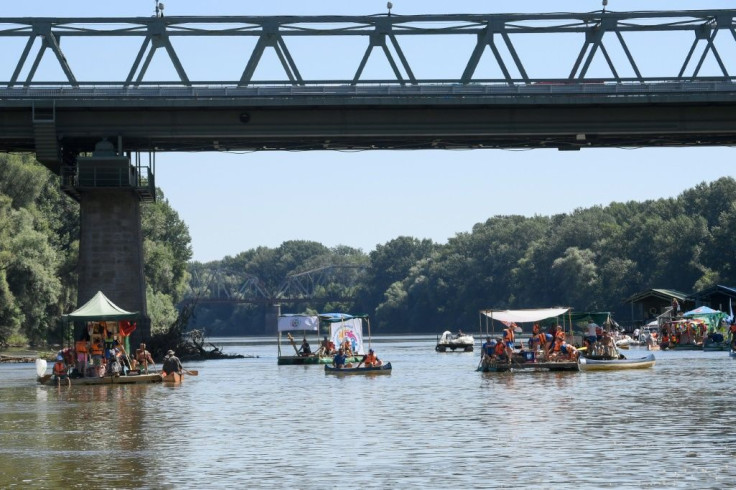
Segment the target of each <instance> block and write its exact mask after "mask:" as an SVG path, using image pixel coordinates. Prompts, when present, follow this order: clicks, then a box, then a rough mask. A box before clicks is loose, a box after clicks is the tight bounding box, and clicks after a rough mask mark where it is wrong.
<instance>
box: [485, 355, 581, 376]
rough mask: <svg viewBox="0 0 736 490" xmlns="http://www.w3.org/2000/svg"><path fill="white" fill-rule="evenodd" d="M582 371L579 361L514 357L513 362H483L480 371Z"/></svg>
mask: <svg viewBox="0 0 736 490" xmlns="http://www.w3.org/2000/svg"><path fill="white" fill-rule="evenodd" d="M522 370H524V371H580V365H579V364H578V363H577V361H539V360H537V361H527V360H524V359H523V358H517V357H516V356H515V357H514V359H513V361H512V362H511V363H507V362H489V363H485V362H481V364H480V365H479V366H478V371H482V372H485V373H505V372H513V371H522Z"/></svg>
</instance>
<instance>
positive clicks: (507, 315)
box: [480, 306, 572, 335]
mask: <svg viewBox="0 0 736 490" xmlns="http://www.w3.org/2000/svg"><path fill="white" fill-rule="evenodd" d="M568 311H570V308H569V307H563V306H556V307H554V308H534V309H526V310H481V311H480V313H481V325H480V327H481V328H480V333H481V335H483V322H482V316H485V317H486V333H485V334H486V335H488V334H489V333H495V328H494V327H493V322H492V321H490V322H489V320H497V321H499V322H502V323H503V324H505V325H511V324H517V323H531V322H539V321H542V320H546V319H547V318H555V317H558V316H561V315H564V314H565V313H567V312H568ZM489 323H491V331H490V332H489V329H488V324H489ZM563 324H564V320H563ZM517 327H518V325H517ZM570 328H571V329H572V326H570ZM565 330H567V329H565ZM518 331H520V329H519V330H517V332H518ZM570 334H572V331H570Z"/></svg>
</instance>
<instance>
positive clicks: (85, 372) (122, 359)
mask: <svg viewBox="0 0 736 490" xmlns="http://www.w3.org/2000/svg"><path fill="white" fill-rule="evenodd" d="M149 368H152V369H153V368H155V362H154V360H153V356H152V355H151V353H150V352H149V351H148V350H147V349H146V344H144V343H141V344H140V347H139V348H138V349H136V351H135V355H134V356H133V358H130V357H129V356H128V353H127V352H126V350H125V347H124V346H123V344H122V343H121V342H119V340H118V339H117V337H116V336H114V335H106V336H105V337H104V340H103V337H98V336H96V337H95V338H94V339H91V338H90V336H89V334H87V332H85V333H83V334H82V336H81V337H80V338H79V340H77V341H76V342H75V343H74V348H70V347H69V348H65V349H63V350H61V351H59V353H58V354H57V357H56V361H55V362H54V365H53V368H52V375H53V377H54V380H55V381H56V382H57V384H61V382H62V381H63V382H64V383H66V384H71V379H70V378H71V377H79V378H82V377H103V376H125V375H129V374H133V373H135V374H139V373H140V374H149ZM182 370H183V368H182V365H181V361H180V360H179V358H178V357H176V355H175V354H174V351H173V350H169V351H168V352H167V354H166V357H165V358H164V362H163V366H162V374H163V375H166V374H169V373H171V372H178V373H181V372H182Z"/></svg>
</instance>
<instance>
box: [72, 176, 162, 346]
mask: <svg viewBox="0 0 736 490" xmlns="http://www.w3.org/2000/svg"><path fill="white" fill-rule="evenodd" d="M79 204H80V228H81V229H80V241H79V264H78V265H79V267H78V271H79V278H78V281H79V283H78V293H77V303H78V304H79V305H82V304H84V303H86V302H87V301H88V300H89V299H90V298H91V297H92V296H94V295H95V293H97V291H102V292H103V293H104V294H105V295H106V296H107V297H108V298H109V299H110V301H112V302H113V303H115V304H116V305H118V306H119V307H120V308H123V309H124V310H128V311H138V312H140V313H141V317H142V318H141V319H140V320H139V321H138V327H137V328H136V330H135V331H134V332H133V334H132V335H131V337H130V345H131V348H132V347H133V346H136V345H138V343H139V342H140V341H145V340H147V339H148V338H149V337H150V336H151V320H150V318H149V317H148V312H147V306H146V285H145V279H144V277H143V236H142V232H141V201H140V198H139V196H138V194H137V193H136V191H135V190H134V189H130V188H128V189H125V188H122V189H121V188H115V189H95V190H85V192H82V193H80V195H79Z"/></svg>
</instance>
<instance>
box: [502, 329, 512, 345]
mask: <svg viewBox="0 0 736 490" xmlns="http://www.w3.org/2000/svg"><path fill="white" fill-rule="evenodd" d="M503 340H505V341H506V342H513V341H514V329H513V328H512V327H509V328H507V329H506V330H504V331H503Z"/></svg>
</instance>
